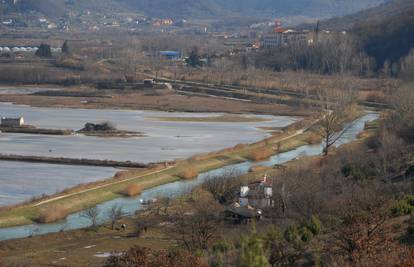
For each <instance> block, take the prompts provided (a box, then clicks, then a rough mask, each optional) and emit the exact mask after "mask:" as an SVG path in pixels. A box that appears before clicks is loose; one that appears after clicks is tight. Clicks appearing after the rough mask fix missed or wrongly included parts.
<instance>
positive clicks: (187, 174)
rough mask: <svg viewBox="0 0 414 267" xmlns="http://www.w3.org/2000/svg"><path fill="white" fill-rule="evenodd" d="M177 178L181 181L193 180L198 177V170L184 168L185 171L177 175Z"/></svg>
mask: <svg viewBox="0 0 414 267" xmlns="http://www.w3.org/2000/svg"><path fill="white" fill-rule="evenodd" d="M179 176H180V177H181V178H182V179H186V180H189V179H194V178H196V177H197V176H198V170H197V169H196V168H194V167H187V168H185V170H183V171H182V172H181V173H180V174H179Z"/></svg>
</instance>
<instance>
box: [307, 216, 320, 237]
mask: <svg viewBox="0 0 414 267" xmlns="http://www.w3.org/2000/svg"><path fill="white" fill-rule="evenodd" d="M307 227H308V229H309V230H310V231H311V232H312V234H314V235H318V234H320V232H321V231H322V223H321V221H320V220H319V218H318V217H316V216H314V215H312V217H311V219H310V222H309V224H308V225H307Z"/></svg>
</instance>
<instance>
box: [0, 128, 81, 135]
mask: <svg viewBox="0 0 414 267" xmlns="http://www.w3.org/2000/svg"><path fill="white" fill-rule="evenodd" d="M0 131H1V132H4V133H23V134H45V135H72V134H74V131H72V130H58V129H40V128H34V127H33V128H31V127H30V128H29V127H0Z"/></svg>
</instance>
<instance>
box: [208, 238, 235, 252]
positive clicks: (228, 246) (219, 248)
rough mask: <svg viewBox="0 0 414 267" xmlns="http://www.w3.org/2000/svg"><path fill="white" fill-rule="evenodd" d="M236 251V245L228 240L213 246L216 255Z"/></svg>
mask: <svg viewBox="0 0 414 267" xmlns="http://www.w3.org/2000/svg"><path fill="white" fill-rule="evenodd" d="M232 249H234V245H233V243H232V242H230V241H228V240H224V239H221V240H219V241H217V242H216V243H214V244H213V247H212V250H213V252H214V253H217V252H221V253H227V252H228V251H230V250H232Z"/></svg>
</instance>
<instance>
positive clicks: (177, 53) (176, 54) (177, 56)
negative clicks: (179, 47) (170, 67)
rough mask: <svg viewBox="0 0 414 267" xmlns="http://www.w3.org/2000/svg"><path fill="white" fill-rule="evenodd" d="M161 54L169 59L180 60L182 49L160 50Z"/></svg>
mask: <svg viewBox="0 0 414 267" xmlns="http://www.w3.org/2000/svg"><path fill="white" fill-rule="evenodd" d="M159 55H160V56H161V57H163V58H164V59H167V60H180V59H181V52H180V51H160V52H159Z"/></svg>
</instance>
